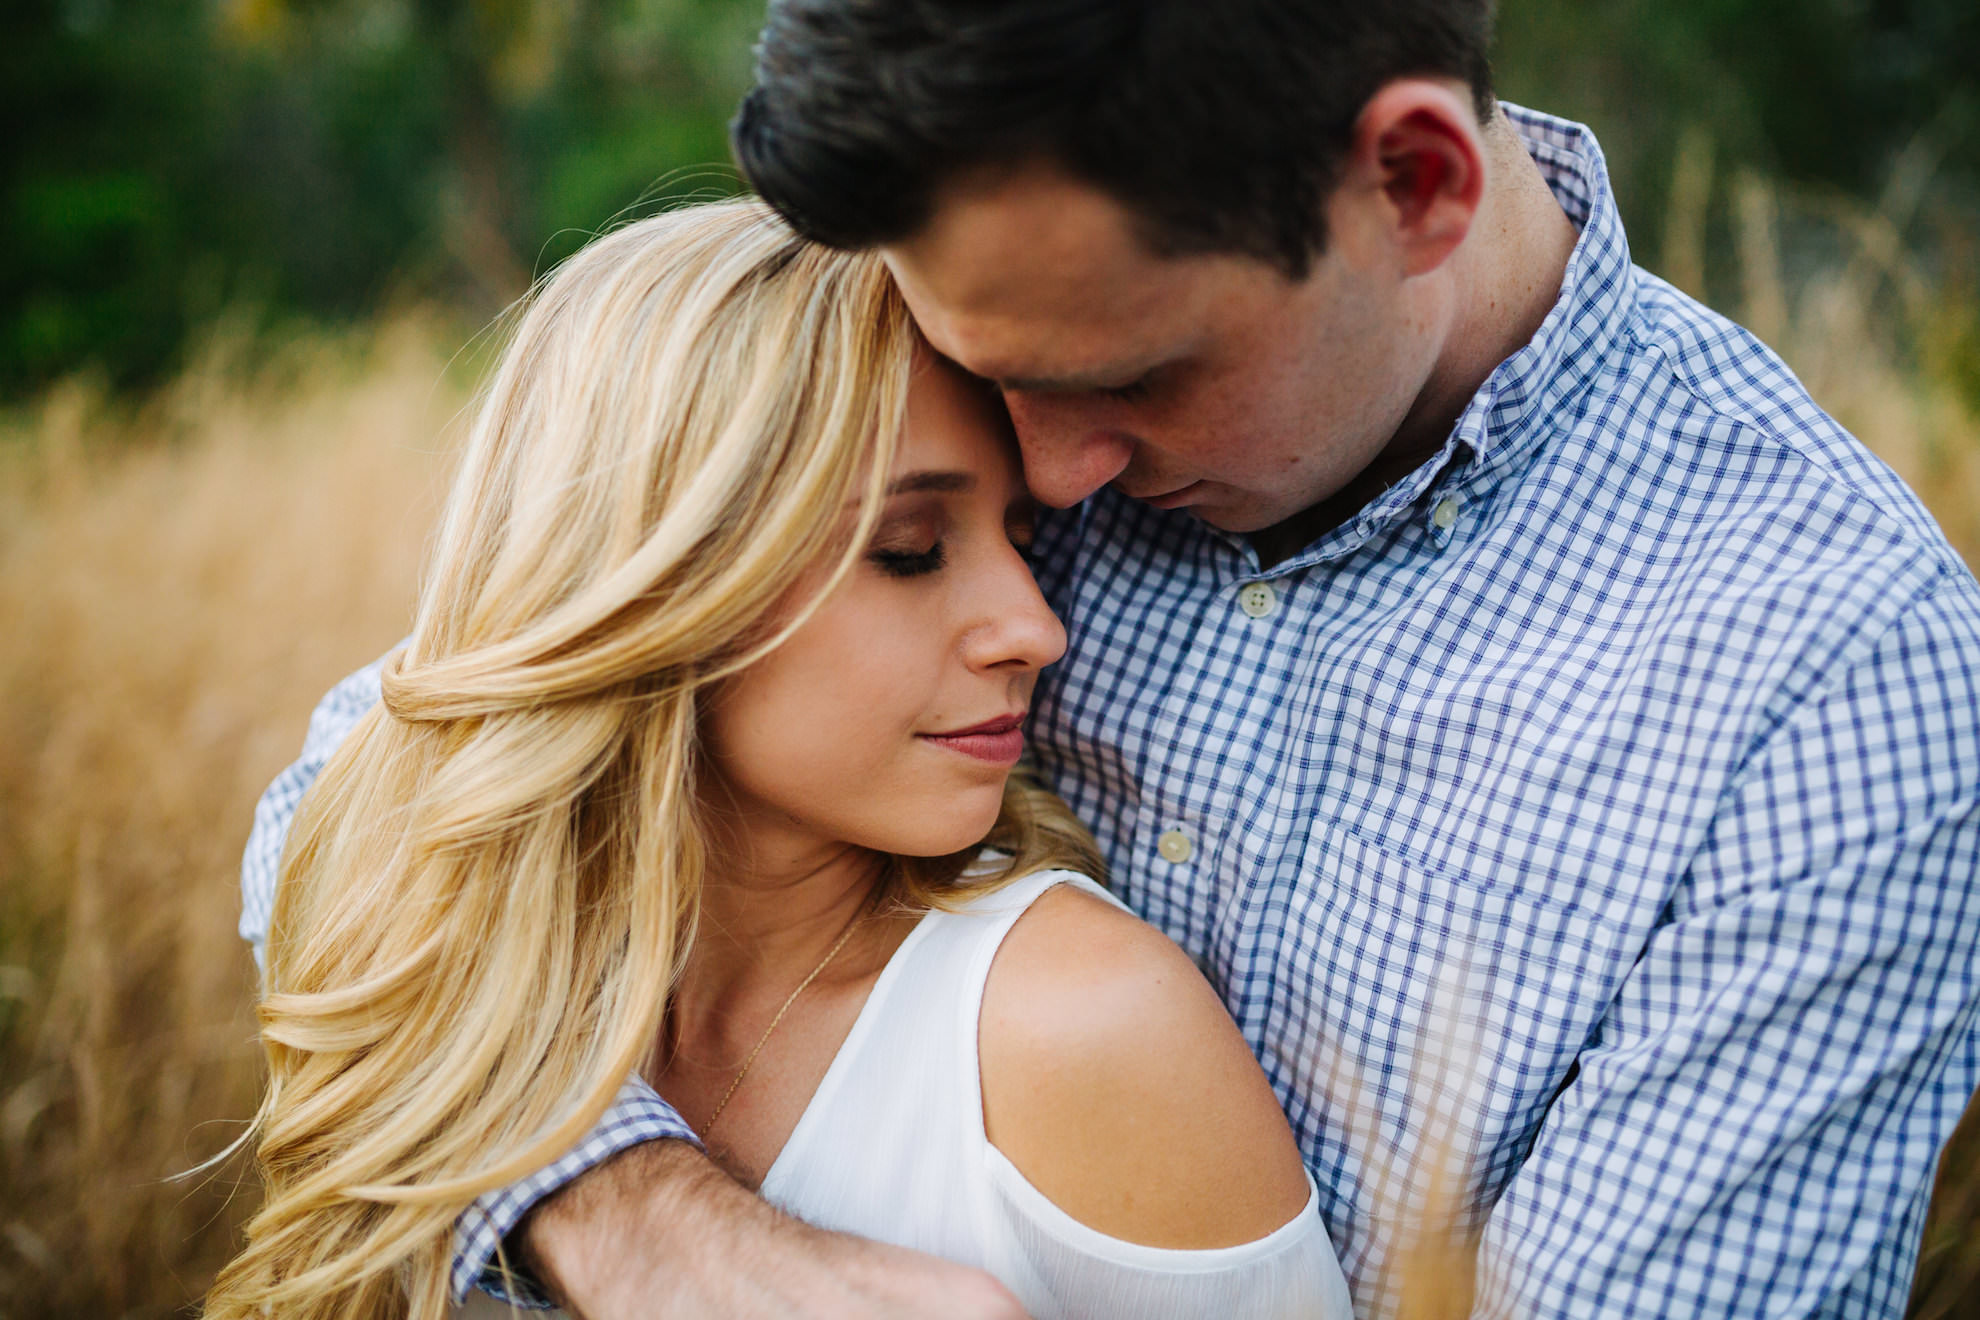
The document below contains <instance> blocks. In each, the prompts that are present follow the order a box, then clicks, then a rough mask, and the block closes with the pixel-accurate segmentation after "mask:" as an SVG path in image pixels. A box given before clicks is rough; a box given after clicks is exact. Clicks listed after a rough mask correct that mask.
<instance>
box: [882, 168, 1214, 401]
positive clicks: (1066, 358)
mask: <svg viewBox="0 0 1980 1320" xmlns="http://www.w3.org/2000/svg"><path fill="white" fill-rule="evenodd" d="M884 255H885V257H886V261H887V264H888V266H889V268H891V269H892V270H893V272H894V275H895V278H896V280H898V282H899V283H900V286H901V291H902V293H903V294H904V295H905V297H906V298H907V300H908V304H909V306H910V307H911V308H912V309H913V311H914V314H915V318H916V320H917V322H919V323H920V325H921V329H922V333H923V334H925V335H926V336H927V337H928V339H929V342H930V343H932V344H934V345H935V347H937V348H938V349H940V350H942V351H943V352H944V353H946V354H948V355H949V356H951V357H953V358H955V359H956V360H958V361H960V362H962V363H963V364H964V365H966V366H967V367H969V368H970V369H971V370H972V371H975V372H977V373H978V374H980V375H988V376H993V377H998V378H1003V377H1011V376H1028V375H1036V374H1040V373H1041V369H1049V371H1050V372H1051V373H1053V374H1059V373H1063V372H1066V371H1069V370H1086V371H1092V370H1099V371H1101V372H1103V373H1104V372H1105V371H1107V370H1110V369H1111V368H1112V367H1113V366H1114V365H1115V361H1114V360H1115V359H1117V358H1119V357H1121V356H1123V355H1126V356H1130V357H1131V356H1133V355H1134V353H1135V352H1136V351H1138V349H1139V347H1140V346H1139V345H1137V344H1136V343H1135V342H1134V341H1135V340H1137V339H1140V338H1142V337H1144V336H1150V335H1156V334H1160V333H1161V332H1162V330H1163V327H1164V325H1165V324H1167V323H1169V322H1171V321H1173V320H1175V319H1177V318H1187V316H1188V315H1189V313H1190V310H1191V309H1190V307H1189V306H1188V303H1189V302H1190V301H1191V293H1190V286H1191V284H1192V280H1191V274H1192V271H1191V263H1190V262H1187V261H1179V260H1175V259H1170V258H1164V257H1160V256H1157V255H1155V254H1154V253H1153V252H1152V251H1150V249H1149V248H1148V246H1147V244H1146V243H1144V242H1143V241H1142V240H1141V238H1140V236H1139V235H1138V234H1137V233H1136V231H1135V229H1134V224H1133V219H1132V217H1131V216H1130V215H1129V214H1128V212H1127V211H1126V209H1125V208H1123V207H1122V206H1121V205H1120V204H1119V203H1117V202H1115V201H1114V200H1113V199H1111V198H1109V197H1107V196H1106V195H1105V194H1103V193H1101V192H1100V191H1099V190H1098V189H1096V188H1093V187H1092V186H1090V185H1087V184H1083V183H1081V182H1079V181H1077V180H1075V179H1072V178H1070V177H1069V176H1067V175H1066V174H1065V173H1064V172H1063V171H1060V170H1057V169H1054V168H1052V167H1050V166H1048V165H1029V166H1023V167H1004V168H1001V169H999V170H997V171H995V172H988V171H978V172H975V173H972V174H969V175H966V176H964V177H963V178H961V179H959V180H957V181H956V182H954V183H952V184H951V185H950V186H949V187H947V188H945V189H944V190H943V192H942V194H941V195H940V196H939V198H938V200H937V204H936V207H935V210H934V214H933V216H932V217H931V218H930V220H929V222H928V223H927V224H926V225H924V226H923V227H922V229H921V230H920V231H919V232H917V233H916V234H914V235H913V236H911V237H909V238H907V239H903V240H901V241H900V242H898V243H894V244H890V245H888V246H887V247H886V248H885V250H884Z"/></svg>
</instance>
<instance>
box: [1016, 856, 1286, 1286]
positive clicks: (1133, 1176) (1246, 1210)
mask: <svg viewBox="0 0 1980 1320" xmlns="http://www.w3.org/2000/svg"><path fill="white" fill-rule="evenodd" d="M978 1053H979V1056H980V1058H981V1060H982V1073H983V1111H984V1125H985V1128H986V1129H987V1131H988V1133H989V1136H990V1140H991V1142H992V1143H993V1144H994V1145H995V1146H996V1147H997V1149H998V1150H1000V1151H1002V1152H1003V1153H1004V1156H1005V1157H1006V1158H1007V1159H1009V1160H1010V1161H1011V1163H1012V1164H1014V1165H1016V1166H1017V1169H1018V1171H1019V1172H1020V1173H1022V1174H1024V1176H1025V1177H1026V1179H1028V1180H1029V1181H1030V1182H1031V1184H1032V1185H1033V1186H1034V1187H1036V1188H1037V1189H1038V1190H1039V1191H1041V1192H1043V1193H1044V1194H1045V1196H1046V1197H1047V1198H1048V1199H1049V1200H1051V1201H1052V1202H1053V1204H1055V1205H1057V1206H1058V1207H1059V1208H1060V1209H1061V1210H1064V1211H1065V1212H1066V1213H1067V1214H1069V1215H1071V1216H1072V1217H1073V1218H1074V1219H1077V1220H1079V1221H1080V1222H1081V1223H1083V1224H1085V1225H1087V1226H1088V1227H1089V1228H1093V1229H1096V1230H1098V1231H1100V1232H1102V1233H1106V1234H1107V1235H1109V1236H1111V1237H1116V1238H1121V1239H1123V1240H1125V1241H1129V1242H1138V1243H1142V1244H1145V1245H1148V1246H1157V1247H1178V1248H1205V1247H1221V1246H1233V1245H1236V1244H1238V1243H1241V1242H1250V1241H1254V1240H1256V1239H1258V1238H1261V1237H1264V1236H1265V1235H1267V1234H1268V1233H1271V1232H1272V1231H1273V1230H1274V1229H1277V1228H1279V1227H1280V1226H1282V1225H1284V1224H1285V1223H1287V1222H1288V1221H1289V1220H1291V1219H1292V1218H1293V1217H1294V1216H1295V1215H1297V1214H1298V1213H1299V1211H1300V1210H1301V1209H1302V1208H1303V1207H1304V1206H1305V1204H1306V1200H1307V1184H1306V1176H1305V1172H1304V1170H1303V1168H1302V1167H1301V1165H1300V1160H1299V1150H1298V1147H1297V1146H1296V1145H1295V1144H1294V1142H1293V1138H1292V1133H1291V1131H1290V1130H1289V1129H1288V1127H1287V1126H1286V1120H1285V1116H1284V1114H1282V1113H1281V1112H1280V1110H1279V1106H1278V1101H1277V1099H1276V1098H1275V1097H1274V1096H1273V1094H1272V1089H1271V1087H1270V1086H1268V1085H1267V1084H1266V1081H1265V1077H1264V1074H1263V1073H1262V1072H1260V1071H1259V1068H1258V1063H1257V1061H1256V1060H1255V1059H1254V1058H1253V1057H1252V1055H1251V1051H1250V1049H1249V1048H1248V1047H1247V1046H1246V1045H1245V1043H1244V1038H1243V1037H1242V1036H1240V1035H1239V1034H1238V1030H1237V1026H1236V1024H1235V1023H1233V1022H1232V1021H1231V1018H1230V1015H1229V1013H1227V1012H1226V1011H1225V1009H1224V1005H1223V1003H1222V1001H1220V1000H1219V999H1218V998H1217V995H1216V992H1215V991H1213V990H1212V989H1211V988H1210V986H1209V984H1208V983H1207V982H1205V981H1204V979H1203V976H1202V974H1201V973H1199V972H1198V971H1197V969H1196V966H1195V965H1194V964H1193V963H1191V962H1190V960H1189V958H1188V957H1187V956H1186V955H1185V954H1184V953H1183V951H1182V950H1181V949H1179V948H1177V947H1176V945H1175V944H1174V943H1173V942H1171V941H1170V940H1169V939H1168V937H1167V936H1165V935H1163V934H1162V933H1161V932H1160V931H1157V930H1156V929H1154V928H1153V927H1152V926H1149V925H1148V924H1146V923H1145V922H1143V921H1141V920H1139V919H1138V918H1136V917H1133V916H1131V915H1129V914H1128V913H1125V912H1122V911H1121V910H1120V909H1118V908H1116V907H1114V906H1112V905H1111V904H1109V903H1106V902H1104V901H1102V900H1101V899H1099V898H1097V897H1095V896H1093V895H1092V894H1088V893H1083V892H1081V891H1080V890H1078V889H1076V888H1073V887H1072V886H1069V885H1061V886H1059V887H1057V888H1055V889H1051V890H1048V891H1047V892H1046V893H1045V894H1043V895H1041V896H1040V897H1039V898H1038V900H1037V901H1036V902H1034V903H1033V904H1032V906H1031V907H1030V908H1029V909H1028V910H1027V911H1026V912H1025V913H1024V915H1023V916H1021V917H1020V918H1019V919H1018V921H1017V923H1016V924H1015V925H1014V926H1013V927H1012V929H1011V931H1010V934H1009V935H1008V936H1006V937H1005V940H1004V943H1003V947H1002V948H1001V949H999V951H998V953H997V957H996V961H995V962H994V963H993V964H992V965H991V969H990V978H989V981H988V983H987V984H986V986H985V988H984V997H983V1014H982V1019H981V1026H980V1035H979V1038H978ZM1233 1175H1237V1176H1233Z"/></svg>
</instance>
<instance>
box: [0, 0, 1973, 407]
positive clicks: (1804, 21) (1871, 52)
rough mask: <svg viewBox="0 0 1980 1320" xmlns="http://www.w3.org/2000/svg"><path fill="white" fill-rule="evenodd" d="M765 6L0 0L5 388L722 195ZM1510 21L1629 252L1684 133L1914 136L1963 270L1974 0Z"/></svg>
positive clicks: (1511, 40) (1578, 9) (358, 308)
mask: <svg viewBox="0 0 1980 1320" xmlns="http://www.w3.org/2000/svg"><path fill="white" fill-rule="evenodd" d="M760 17H761V2H760V0H142V2H141V3H140V2H139V0H10V3H9V4H8V5H7V6H6V8H5V12H4V15H0V113H4V117H5V123H6V124H7V128H8V131H7V133H6V135H5V140H4V143H0V190H4V213H0V226H4V227H3V228H0V397H10V398H15V399H18V398H20V397H23V396H24V395H26V394H29V393H31V392H33V391H34V390H37V389H39V388H42V387H44V386H46V385H48V384H49V383H50V382H52V381H54V380H57V379H59V378H61V377H63V376H65V375H68V374H70V373H73V372H76V371H79V370H90V371H100V372H102V373H103V374H104V375H105V376H106V377H107V378H108V379H109V380H110V381H111V382H112V383H113V384H114V385H116V386H118V387H129V386H135V385H142V384H146V383H149V382H155V381H157V380H159V379H161V378H162V377H163V376H164V375H166V374H168V373H169V372H171V371H172V370H173V369H175V367H177V366H178V365H181V364H182V363H183V361H184V354H185V350H186V348H187V345H188V344H189V343H191V342H194V337H195V335H196V332H198V331H199V330H200V329H201V328H202V327H206V326H209V325H211V324H212V323H213V322H214V321H215V320H216V319H217V318H221V317H232V318H236V319H237V320H238V319H244V320H245V321H246V322H248V323H249V324H252V325H255V326H263V327H268V326H284V325H292V324H294V323H296V322H298V321H302V322H314V323H321V322H325V321H346V320H350V319H352V318H363V317H366V316H370V315H372V314H374V313H375V312H376V311H377V310H378V309H379V308H380V307H381V306H385V305H388V304H390V303H392V302H394V301H395V300H408V299H418V300H439V301H441V302H443V303H445V304H446V305H448V306H451V307H457V308H461V309H465V310H467V311H468V312H470V313H471V314H474V315H481V314H484V313H486V312H488V311H489V310H492V309H493V308H495V307H498V306H500V305H501V304H502V303H503V302H505V301H506V300H507V299H508V298H509V297H511V296H513V294H514V293H515V292H516V291H517V290H518V289H519V288H520V287H521V286H522V285H524V284H525V283H526V281H527V278H528V276H529V274H530V273H531V272H533V271H537V270H541V269H543V268H544V267H545V266H546V265H547V264H549V263H550V262H552V261H554V260H555V259H556V258H558V257H561V256H563V255H565V254H566V253H568V252H569V251H570V250H571V249H572V248H573V247H574V246H575V245H576V244H577V243H578V242H579V241H580V240H581V238H582V237H583V235H585V234H587V233H589V232H591V231H593V230H594V229H596V228H597V227H598V226H599V225H601V224H604V223H605V222H607V221H608V220H609V219H611V218H612V217H613V216H615V215H617V214H619V213H620V212H621V210H622V208H624V207H626V206H628V205H629V204H633V203H635V202H637V201H639V200H640V199H642V198H646V199H648V200H651V199H653V198H654V197H655V196H656V195H666V194H670V193H678V192H679V191H681V190H682V189H683V188H685V187H709V186H713V187H716V188H721V187H725V186H730V185H728V184H726V182H725V180H726V177H727V176H726V174H725V170H724V168H723V167H724V166H725V164H726V161H727V152H726V149H725V146H724V141H723V125H724V122H725V120H726V118H727V116H728V113H729V111H730V108H731V107H732V106H733V105H734V103H735V100H736V98H737V96H738V95H739V93H740V91H741V90H742V88H743V87H744V86H745V84H746V81H747V78H748V70H749V47H750V40H751V37H752V34H753V32H754V30H755V27H756V25H757V23H758V22H759V20H760ZM1500 22H1501V34H1502V35H1501V41H1500V46H1499V52H1498V59H1497V63H1498V67H1499V74H1500V83H1501V86H1502V88H1503V89H1504V91H1505V93H1506V94H1507V96H1508V97H1509V98H1510V99H1512V100H1515V101H1520V102H1523V103H1527V104H1533V105H1536V106H1540V107H1542V108H1546V109H1550V110H1554V111H1556V112H1559V113H1563V114H1567V115H1570V116H1573V117H1576V118H1580V119H1582V120H1584V121H1586V122H1589V123H1592V124H1593V125H1594V126H1595V127H1596V128H1597V130H1598V132H1599V134H1600V135H1601V137H1602V139H1603V141H1604V144H1605V146H1606V147H1607V149H1608V151H1609V153H1610V158H1611V163H1612V165H1613V166H1614V167H1615V171H1616V176H1617V186H1618V190H1619V193H1620V195H1621V198H1622V203H1623V210H1624V216H1625V220H1626V221H1627V222H1628V223H1629V227H1630V230H1631V232H1632V234H1633V235H1634V238H1635V243H1636V247H1637V253H1638V257H1639V259H1642V260H1647V261H1648V263H1649V264H1651V265H1652V266H1653V267H1659V266H1661V264H1662V262H1663V259H1664V258H1665V256H1666V255H1667V254H1666V252H1665V248H1666V247H1667V242H1666V230H1667V228H1668V226H1667V224H1666V218H1667V216H1668V214H1669V205H1670V202H1671V200H1672V193H1673V183H1674V180H1675V179H1676V178H1677V176H1676V174H1675V172H1674V169H1673V165H1674V162H1675V161H1676V159H1677V157H1678V154H1679V151H1680V149H1681V147H1682V146H1683V145H1684V144H1685V143H1686V142H1687V140H1689V141H1692V142H1696V141H1699V140H1701V138H1700V135H1703V137H1704V139H1709V141H1710V143H1711V145H1712V148H1713V150H1714V151H1715V153H1716V156H1717V160H1718V163H1719V165H1720V166H1721V167H1722V168H1723V169H1726V170H1741V169H1745V170H1752V171H1755V172H1757V173H1759V174H1760V175H1763V176H1765V177H1767V178H1769V179H1770V180H1773V181H1775V182H1776V183H1778V184H1780V185H1782V186H1786V187H1790V188H1795V189H1801V190H1805V191H1808V192H1810V193H1812V194H1815V195H1826V196H1829V197H1833V198H1848V199H1862V200H1872V199H1876V198H1878V197H1880V196H1881V195H1882V194H1883V193H1884V191H1885V190H1886V189H1888V188H1890V187H1891V186H1892V185H1893V183H1897V184H1898V185H1899V186H1909V187H1918V186H1919V184H1918V183H1914V182H1912V181H1911V180H1909V179H1906V180H1894V179H1893V177H1892V169H1893V165H1894V163H1895V162H1897V161H1899V160H1900V159H1906V157H1904V153H1905V152H1906V151H1907V150H1911V151H1913V156H1912V157H1911V158H1909V159H1911V160H1913V162H1914V170H1913V172H1914V174H1920V175H1923V176H1924V178H1923V180H1922V182H1923V183H1924V184H1926V185H1928V186H1924V187H1922V188H1921V192H1922V196H1921V198H1920V199H1919V200H1918V201H1917V202H1916V203H1915V204H1914V206H1913V207H1912V208H1908V210H1907V213H1906V214H1905V215H1904V216H1902V217H1901V219H1902V221H1903V224H1904V226H1905V227H1906V228H1907V229H1908V230H1911V231H1914V232H1918V233H1922V234H1928V235H1929V239H1928V241H1927V242H1926V243H1925V246H1926V247H1927V248H1928V249H1929V251H1930V253H1931V257H1932V261H1933V263H1934V270H1933V272H1932V274H1934V275H1937V274H1939V273H1942V272H1943V273H1949V274H1952V275H1955V276H1957V277H1958V278H1960V279H1963V280H1965V281H1966V282H1967V283H1966V285H1965V286H1964V292H1966V293H1968V294H1970V293H1971V292H1972V287H1971V281H1972V277H1973V263H1974V253H1973V251H1972V246H1973V243H1974V228H1975V227H1974V224H1973V219H1974V216H1975V215H1976V213H1980V211H1976V206H1975V193H1976V185H1980V6H1975V5H1974V4H1973V3H1972V2H1971V0H1656V2H1653V0H1575V2H1573V3H1569V2H1568V0H1505V3H1504V4H1503V5H1502V10H1501V20H1500ZM711 165H714V166H716V167H717V168H716V169H715V170H714V171H710V170H709V169H708V168H706V167H709V166H711ZM680 171H687V173H685V174H681V173H678V172H680ZM1809 256H1810V258H1811V259H1815V260H1819V259H1820V258H1821V256H1822V254H1821V253H1819V252H1811V253H1810V254H1809ZM1969 301H1971V300H1970V299H1969ZM1963 351H1964V352H1965V353H1966V354H1967V355H1968V356H1967V358H1966V362H1965V365H1966V366H1967V367H1968V368H1969V370H1970V369H1971V368H1972V367H1973V366H1974V365H1975V363H1976V359H1975V358H1974V357H1973V356H1972V354H1973V346H1972V345H1971V344H1970V343H1968V344H1966V345H1964V346H1963ZM1975 374H1980V373H1975Z"/></svg>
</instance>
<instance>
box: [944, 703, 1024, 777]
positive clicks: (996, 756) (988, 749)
mask: <svg viewBox="0 0 1980 1320" xmlns="http://www.w3.org/2000/svg"><path fill="white" fill-rule="evenodd" d="M921 736H922V737H923V738H925V739H927V740H928V741H929V742H931V743H934V744H935V745H936V746H937V747H946V748H948V749H949V750H950V751H952V752H961V753H962V754H963V755H964V756H968V757H972V758H974V759H976V760H978V761H987V762H989V763H990V764H992V765H1003V766H1012V765H1016V764H1017V760H1018V757H1020V756H1022V755H1023V754H1024V716H1022V715H1005V716H1002V717H1000V718H998V719H994V720H986V721H985V722H983V723H982V724H975V725H971V726H970V727H969V728H967V729H956V730H954V731H953V732H950V733H924V734H922V735H921Z"/></svg>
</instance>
